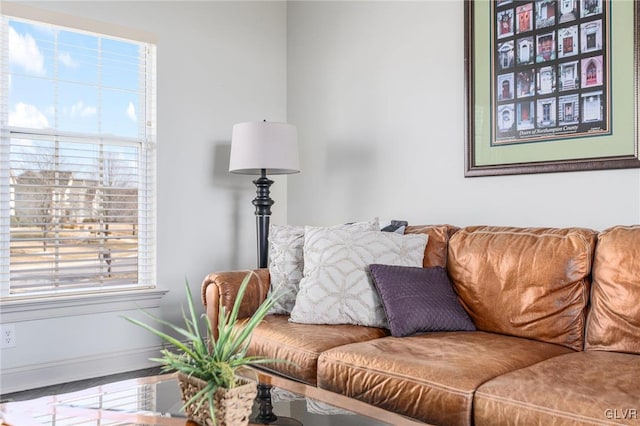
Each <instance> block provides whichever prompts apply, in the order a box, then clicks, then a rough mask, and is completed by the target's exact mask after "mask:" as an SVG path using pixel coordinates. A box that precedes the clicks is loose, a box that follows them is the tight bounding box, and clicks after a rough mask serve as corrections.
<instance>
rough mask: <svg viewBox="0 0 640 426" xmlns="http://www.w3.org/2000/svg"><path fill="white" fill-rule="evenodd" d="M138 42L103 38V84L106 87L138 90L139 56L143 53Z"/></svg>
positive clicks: (139, 76)
mask: <svg viewBox="0 0 640 426" xmlns="http://www.w3.org/2000/svg"><path fill="white" fill-rule="evenodd" d="M141 49H142V47H140V46H139V45H137V44H134V43H129V42H124V41H120V40H113V39H109V38H103V39H102V74H103V76H102V84H103V85H104V86H106V87H111V88H117V89H125V90H138V87H139V86H140V78H141V77H142V75H140V73H139V68H140V60H139V57H140V55H141V54H142V53H143V52H141Z"/></svg>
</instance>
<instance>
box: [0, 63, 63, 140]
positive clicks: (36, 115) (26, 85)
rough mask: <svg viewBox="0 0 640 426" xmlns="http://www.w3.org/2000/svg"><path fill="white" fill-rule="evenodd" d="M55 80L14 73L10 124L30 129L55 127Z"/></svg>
mask: <svg viewBox="0 0 640 426" xmlns="http://www.w3.org/2000/svg"><path fill="white" fill-rule="evenodd" d="M53 94H54V82H53V81H52V80H47V79H41V78H34V77H28V76H23V75H12V76H11V80H10V89H9V125H10V126H16V127H26V128H29V129H51V128H54V127H55V108H54V97H53Z"/></svg>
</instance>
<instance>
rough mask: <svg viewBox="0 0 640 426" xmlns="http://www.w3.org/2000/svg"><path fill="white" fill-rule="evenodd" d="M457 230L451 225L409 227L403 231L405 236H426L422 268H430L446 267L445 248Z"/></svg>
mask: <svg viewBox="0 0 640 426" xmlns="http://www.w3.org/2000/svg"><path fill="white" fill-rule="evenodd" d="M458 229H460V228H458V227H455V226H452V225H410V226H407V227H406V228H405V230H404V233H405V234H427V235H428V236H429V241H428V242H427V246H426V247H425V249H424V259H423V261H422V266H424V267H425V268H430V267H432V266H442V267H443V268H445V267H446V266H447V248H448V245H449V238H450V237H451V235H453V234H454V233H455V232H456V231H457V230H458Z"/></svg>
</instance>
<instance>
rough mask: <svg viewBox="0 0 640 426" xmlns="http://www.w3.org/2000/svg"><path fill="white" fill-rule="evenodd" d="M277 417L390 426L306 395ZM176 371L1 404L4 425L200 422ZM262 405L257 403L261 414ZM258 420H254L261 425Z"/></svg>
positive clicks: (284, 405) (283, 406)
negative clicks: (322, 407)
mask: <svg viewBox="0 0 640 426" xmlns="http://www.w3.org/2000/svg"><path fill="white" fill-rule="evenodd" d="M273 406H274V412H275V413H276V415H279V416H283V417H285V416H286V417H290V418H293V419H297V420H298V421H299V422H300V423H301V424H304V425H305V426H315V425H340V426H360V425H362V426H364V425H366V426H377V425H387V424H389V423H381V422H378V421H375V420H372V419H370V418H366V417H362V416H358V415H353V414H351V415H349V414H337V415H325V414H317V413H312V412H309V410H308V409H307V404H306V401H305V400H304V399H302V397H300V398H298V399H297V400H295V401H287V402H274V404H273ZM181 407H182V402H181V397H180V389H179V387H178V382H177V380H176V376H175V375H174V374H164V375H159V376H149V377H142V378H137V379H130V380H125V381H119V382H113V383H108V384H103V385H100V386H95V387H91V388H87V389H84V390H80V391H76V392H70V393H65V394H60V395H51V396H45V397H42V398H37V399H31V400H26V401H16V402H8V403H4V404H0V420H1V421H2V422H1V423H0V424H1V425H11V426H32V425H38V426H41V425H51V426H71V425H73V426H80V425H82V426H122V425H140V426H142V425H145V426H146V425H157V426H161V425H162V426H164V425H166V426H197V423H195V422H192V421H189V420H187V419H186V417H185V415H184V413H183V412H182V410H181ZM257 410H258V407H257V404H256V407H254V413H257ZM258 424H259V423H251V425H258Z"/></svg>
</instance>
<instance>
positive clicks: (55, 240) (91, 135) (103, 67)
mask: <svg viewBox="0 0 640 426" xmlns="http://www.w3.org/2000/svg"><path fill="white" fill-rule="evenodd" d="M8 9H9V8H5V15H2V23H1V28H0V29H1V34H2V37H1V38H0V40H1V43H2V44H1V46H0V67H1V83H2V84H1V85H0V124H1V126H0V129H1V132H2V133H1V138H0V154H1V157H0V212H1V213H2V216H1V218H0V280H1V294H0V295H1V296H2V298H3V300H8V299H10V298H15V297H21V296H22V297H32V296H43V295H47V296H49V295H69V294H76V293H86V292H104V291H115V290H122V289H141V288H149V287H154V286H155V155H156V140H155V134H156V132H155V127H156V124H155V46H154V45H153V44H151V43H149V42H148V41H140V40H134V39H130V38H125V37H122V36H121V35H119V34H117V33H118V32H119V29H113V31H111V28H109V31H107V32H101V33H98V32H92V31H90V30H91V28H86V27H88V26H89V27H90V26H91V23H90V22H88V21H87V20H79V19H74V18H69V17H65V20H66V21H69V19H71V21H74V20H75V21H76V22H78V23H79V25H81V26H82V28H80V27H74V25H69V24H66V25H67V26H61V25H59V24H58V23H57V22H52V21H55V20H56V19H50V20H35V19H33V18H29V17H28V16H25V15H29V14H28V13H22V12H24V10H25V9H21V8H17V7H16V10H18V11H19V12H20V11H22V12H20V13H15V14H11V11H10V10H8ZM27 10H30V9H27ZM46 16H47V17H48V16H51V15H46ZM80 21H81V22H80ZM106 27H108V26H104V24H102V27H101V29H102V28H106Z"/></svg>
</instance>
